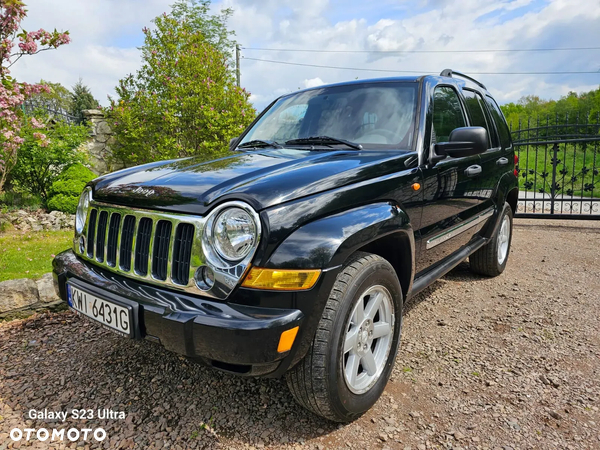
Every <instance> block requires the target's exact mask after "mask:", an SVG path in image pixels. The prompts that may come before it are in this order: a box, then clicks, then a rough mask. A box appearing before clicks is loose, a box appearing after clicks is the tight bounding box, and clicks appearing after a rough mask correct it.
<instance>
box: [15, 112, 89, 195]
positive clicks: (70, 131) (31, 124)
mask: <svg viewBox="0 0 600 450" xmlns="http://www.w3.org/2000/svg"><path fill="white" fill-rule="evenodd" d="M41 121H42V119H40V120H38V119H34V118H32V119H31V120H28V121H27V125H26V126H24V127H23V128H22V129H21V133H22V134H23V136H24V138H25V141H24V142H23V144H22V145H21V147H20V148H19V159H18V162H17V164H16V165H15V167H14V169H13V170H12V172H11V177H12V178H11V181H12V183H13V184H14V185H15V186H16V187H17V188H18V189H19V190H21V191H24V192H27V193H30V194H33V195H39V196H40V197H42V199H43V200H44V201H47V200H48V198H49V193H50V188H51V186H52V184H53V183H54V182H55V181H56V180H57V179H59V177H60V176H61V174H62V173H63V172H64V171H65V170H66V169H68V168H69V167H71V166H72V165H74V164H77V163H82V162H83V161H84V159H85V156H84V154H83V153H82V152H80V151H78V147H79V146H80V145H81V144H83V143H84V142H85V141H86V139H87V137H88V127H87V126H84V125H71V124H68V123H64V122H62V121H58V122H56V123H53V124H49V125H47V126H46V130H45V135H46V140H45V141H42V142H40V141H39V140H38V139H37V138H36V135H37V134H39V133H38V127H39V123H40V122H41Z"/></svg>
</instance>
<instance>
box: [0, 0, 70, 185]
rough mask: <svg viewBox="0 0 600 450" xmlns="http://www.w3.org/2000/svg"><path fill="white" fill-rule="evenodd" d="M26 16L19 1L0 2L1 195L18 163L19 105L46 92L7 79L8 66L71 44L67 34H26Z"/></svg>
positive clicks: (42, 137) (39, 136) (40, 136)
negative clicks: (22, 25) (30, 97)
mask: <svg viewBox="0 0 600 450" xmlns="http://www.w3.org/2000/svg"><path fill="white" fill-rule="evenodd" d="M26 15H27V11H26V10H25V5H24V3H23V2H22V1H21V0H2V2H1V3H0V193H1V192H2V191H3V187H4V183H5V182H6V179H7V176H8V173H9V171H10V170H11V169H12V167H13V166H14V165H15V164H16V162H17V151H18V148H19V145H20V144H21V143H22V142H23V138H22V137H21V136H20V130H21V120H22V117H23V112H22V110H21V109H20V105H21V104H22V103H23V101H24V100H25V98H26V97H28V96H30V95H32V94H39V93H41V92H44V91H45V92H49V88H48V87H47V86H43V85H39V84H38V85H32V84H27V83H18V82H17V81H16V80H15V79H14V78H12V77H11V76H10V67H11V66H12V65H13V64H15V63H16V62H17V61H18V60H19V59H21V58H22V57H23V56H25V55H35V54H36V53H39V52H42V51H45V50H51V49H55V48H57V47H59V46H61V45H64V44H68V43H69V42H70V41H71V38H70V37H69V32H68V31H67V32H64V33H63V32H58V31H56V30H54V31H52V32H48V31H45V30H43V29H39V30H37V31H31V32H27V31H25V30H23V29H21V28H20V25H21V21H22V20H23V18H24V17H25V16H26ZM19 30H20V31H19ZM15 40H18V50H17V51H16V52H14V53H12V51H13V47H14V45H15ZM36 133H37V134H36V136H37V137H36V138H35V139H38V141H39V142H40V143H42V142H45V139H46V136H45V135H44V134H43V133H42V132H41V131H37V132H36Z"/></svg>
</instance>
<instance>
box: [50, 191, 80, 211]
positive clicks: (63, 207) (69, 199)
mask: <svg viewBox="0 0 600 450" xmlns="http://www.w3.org/2000/svg"><path fill="white" fill-rule="evenodd" d="M77 203H79V197H73V196H71V195H64V194H58V195H55V196H54V197H50V200H48V209H49V210H50V211H62V212H64V213H69V214H75V212H76V211H77Z"/></svg>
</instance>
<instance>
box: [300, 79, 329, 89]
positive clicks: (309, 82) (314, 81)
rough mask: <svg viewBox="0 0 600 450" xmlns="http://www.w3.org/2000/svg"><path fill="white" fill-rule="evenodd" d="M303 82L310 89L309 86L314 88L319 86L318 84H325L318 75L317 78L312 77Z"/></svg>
mask: <svg viewBox="0 0 600 450" xmlns="http://www.w3.org/2000/svg"><path fill="white" fill-rule="evenodd" d="M303 84H304V87H305V88H307V89H308V88H313V87H317V86H323V85H324V84H325V83H324V82H323V80H321V79H320V78H319V77H316V78H311V79H310V80H304V81H303Z"/></svg>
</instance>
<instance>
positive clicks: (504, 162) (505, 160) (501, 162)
mask: <svg viewBox="0 0 600 450" xmlns="http://www.w3.org/2000/svg"><path fill="white" fill-rule="evenodd" d="M496 164H498V165H499V166H505V165H507V164H508V158H500V159H499V160H498V161H496Z"/></svg>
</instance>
